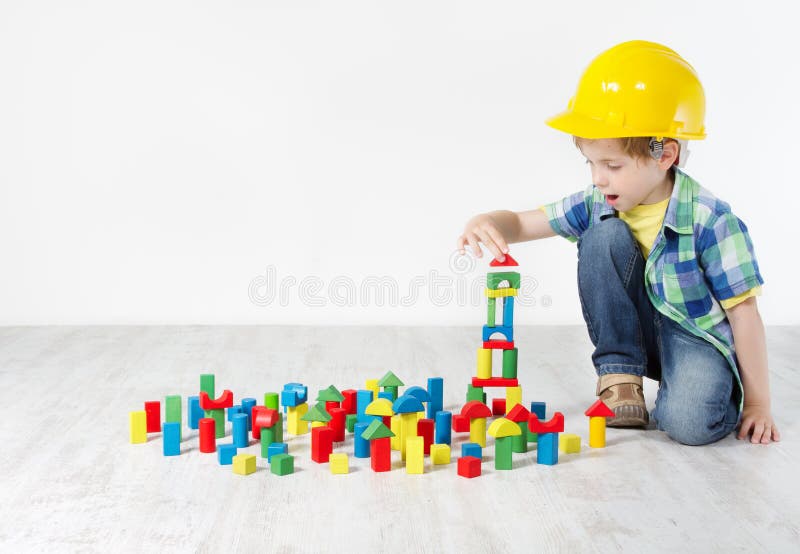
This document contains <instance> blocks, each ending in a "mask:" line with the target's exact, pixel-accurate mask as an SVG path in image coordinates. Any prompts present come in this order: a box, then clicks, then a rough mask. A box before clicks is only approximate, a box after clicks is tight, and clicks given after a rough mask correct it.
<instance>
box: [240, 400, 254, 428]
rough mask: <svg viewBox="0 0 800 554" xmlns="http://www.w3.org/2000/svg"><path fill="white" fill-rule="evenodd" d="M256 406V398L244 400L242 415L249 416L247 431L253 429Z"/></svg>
mask: <svg viewBox="0 0 800 554" xmlns="http://www.w3.org/2000/svg"><path fill="white" fill-rule="evenodd" d="M255 405H256V399H255V398H242V413H243V414H244V415H246V416H247V430H248V431H250V430H251V429H252V428H253V406H255Z"/></svg>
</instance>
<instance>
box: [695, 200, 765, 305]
mask: <svg viewBox="0 0 800 554" xmlns="http://www.w3.org/2000/svg"><path fill="white" fill-rule="evenodd" d="M697 247H698V254H699V256H700V263H701V265H702V266H703V270H704V272H705V278H706V281H708V283H709V286H710V288H711V292H712V293H713V294H714V297H715V298H716V299H717V300H718V301H720V302H722V301H723V300H727V299H729V298H733V297H734V296H737V295H740V294H742V293H745V292H747V291H749V290H751V289H753V288H755V287H758V286H760V285H763V284H764V279H762V277H761V273H760V272H759V270H758V262H757V261H756V256H755V252H754V250H753V243H752V241H751V240H750V235H749V233H748V232H747V226H746V225H745V224H744V223H743V222H742V221H741V220H740V219H739V218H738V217H736V216H735V215H733V214H732V213H731V212H725V213H723V214H721V215H720V216H719V217H718V218H717V219H716V221H714V223H713V225H711V226H709V227H707V228H706V229H705V230H704V231H703V233H702V234H701V235H700V237H699V240H698V244H697Z"/></svg>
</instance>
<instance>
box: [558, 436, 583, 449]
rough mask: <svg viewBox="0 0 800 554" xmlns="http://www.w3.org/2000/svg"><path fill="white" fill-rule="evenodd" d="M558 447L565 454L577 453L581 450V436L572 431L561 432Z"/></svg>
mask: <svg viewBox="0 0 800 554" xmlns="http://www.w3.org/2000/svg"><path fill="white" fill-rule="evenodd" d="M558 449H559V450H561V452H563V453H564V454H577V453H578V452H580V451H581V438H580V437H579V436H578V435H574V434H572V433H561V434H560V435H559V436H558Z"/></svg>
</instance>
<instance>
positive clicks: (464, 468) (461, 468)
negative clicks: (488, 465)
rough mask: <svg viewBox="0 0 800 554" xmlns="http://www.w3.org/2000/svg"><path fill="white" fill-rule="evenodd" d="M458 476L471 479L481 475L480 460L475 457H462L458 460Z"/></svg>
mask: <svg viewBox="0 0 800 554" xmlns="http://www.w3.org/2000/svg"><path fill="white" fill-rule="evenodd" d="M458 474H459V475H460V476H461V477H466V478H468V479H472V478H473V477H479V476H480V474H481V459H480V458H476V457H475V456H462V457H460V458H459V459H458Z"/></svg>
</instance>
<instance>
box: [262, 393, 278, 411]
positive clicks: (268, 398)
mask: <svg viewBox="0 0 800 554" xmlns="http://www.w3.org/2000/svg"><path fill="white" fill-rule="evenodd" d="M264 406H266V407H267V408H271V409H273V410H277V409H278V408H279V407H280V406H278V393H277V392H265V393H264Z"/></svg>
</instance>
